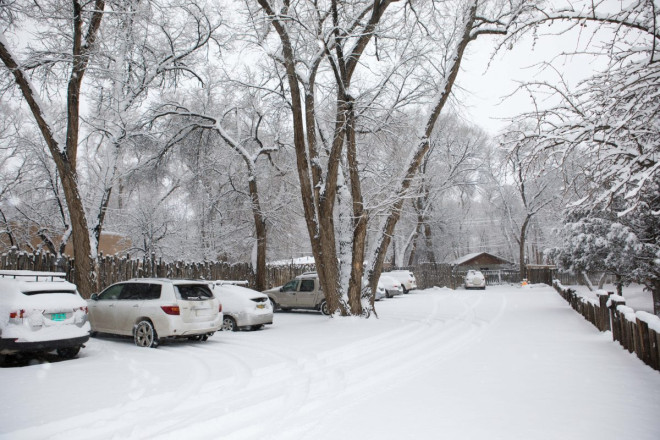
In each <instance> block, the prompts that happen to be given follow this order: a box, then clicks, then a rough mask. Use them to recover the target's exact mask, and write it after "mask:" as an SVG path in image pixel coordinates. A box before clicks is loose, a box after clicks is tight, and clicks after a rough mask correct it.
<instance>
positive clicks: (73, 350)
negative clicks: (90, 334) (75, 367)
mask: <svg viewBox="0 0 660 440" xmlns="http://www.w3.org/2000/svg"><path fill="white" fill-rule="evenodd" d="M79 351H80V345H79V346H77V347H66V348H58V349H57V355H58V356H59V357H61V358H62V359H73V358H74V357H76V356H77V355H78V352H79Z"/></svg>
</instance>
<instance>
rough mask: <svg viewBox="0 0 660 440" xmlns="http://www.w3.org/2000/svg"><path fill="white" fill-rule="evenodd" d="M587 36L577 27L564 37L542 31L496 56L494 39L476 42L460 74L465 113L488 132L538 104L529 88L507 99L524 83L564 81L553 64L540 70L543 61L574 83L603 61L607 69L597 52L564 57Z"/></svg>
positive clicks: (582, 44) (482, 39) (458, 82)
mask: <svg viewBox="0 0 660 440" xmlns="http://www.w3.org/2000/svg"><path fill="white" fill-rule="evenodd" d="M586 41H587V39H586V35H584V34H583V35H579V34H578V33H577V32H574V31H571V32H569V33H567V34H566V35H562V36H542V37H540V38H539V39H538V40H537V41H536V43H535V44H533V41H532V39H531V38H526V39H524V40H523V41H520V42H519V43H517V44H516V45H515V46H513V47H512V49H511V50H505V51H501V52H499V53H497V54H496V55H495V56H494V57H493V58H492V60H491V56H492V54H493V51H494V47H495V39H494V38H480V39H478V40H477V41H475V42H473V43H471V45H470V46H469V48H468V53H467V57H466V58H464V60H463V63H462V71H461V73H460V74H459V76H458V79H457V84H458V86H460V88H461V89H462V90H458V91H455V95H456V97H457V99H458V100H459V102H460V103H461V105H463V108H461V110H460V111H461V114H462V115H463V116H464V118H465V119H468V120H470V121H471V122H473V123H475V124H476V125H479V126H481V127H482V128H483V129H485V130H486V131H487V132H489V133H491V134H493V135H494V134H497V132H498V131H500V130H501V129H503V128H504V127H505V126H506V125H507V123H508V122H507V120H506V118H507V117H511V116H515V115H516V114H518V113H521V112H524V111H529V110H530V109H531V108H532V107H531V101H530V99H529V95H527V94H525V93H517V94H515V95H514V96H512V97H509V98H506V99H505V97H506V96H508V95H510V94H511V93H512V92H514V91H515V90H516V88H517V87H518V84H519V83H520V82H524V81H531V80H539V79H544V80H546V81H554V82H556V81H557V80H558V75H557V73H555V72H551V71H550V70H548V69H546V71H545V72H543V73H540V72H539V66H538V65H539V63H541V62H544V61H546V62H550V61H553V65H554V67H555V68H556V69H557V70H558V71H560V72H561V73H562V75H564V76H565V79H567V81H568V83H569V84H570V85H571V86H575V85H576V84H577V83H578V82H579V81H580V80H582V79H584V78H585V77H587V76H590V74H593V73H594V71H595V69H596V68H597V62H598V61H599V62H600V66H601V68H602V65H603V60H602V59H601V60H595V59H594V58H593V57H591V56H589V57H587V56H584V55H574V56H571V57H570V58H566V57H558V55H559V54H560V53H562V52H571V51H574V50H575V49H576V48H578V47H584V43H585V42H586ZM553 59H554V60H553ZM489 61H491V64H490V66H488V62H489Z"/></svg>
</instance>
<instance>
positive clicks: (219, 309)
mask: <svg viewBox="0 0 660 440" xmlns="http://www.w3.org/2000/svg"><path fill="white" fill-rule="evenodd" d="M218 313H222V303H218Z"/></svg>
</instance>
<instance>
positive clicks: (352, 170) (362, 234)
mask: <svg viewBox="0 0 660 440" xmlns="http://www.w3.org/2000/svg"><path fill="white" fill-rule="evenodd" d="M348 99H350V98H348ZM348 99H347V100H348ZM347 115H348V117H347V120H346V151H347V158H348V170H349V176H350V179H351V198H352V199H353V221H354V226H353V260H352V264H351V278H350V281H349V284H348V304H349V307H350V310H351V315H362V312H363V310H362V290H363V288H362V275H363V274H364V248H365V242H366V237H367V214H366V212H365V211H364V204H363V201H362V187H361V184H360V174H359V172H358V159H357V145H356V140H355V122H356V121H355V112H354V108H353V105H352V102H351V105H349V106H348V108H347ZM373 296H374V295H373V294H372V295H371V297H372V298H371V300H370V307H371V309H373Z"/></svg>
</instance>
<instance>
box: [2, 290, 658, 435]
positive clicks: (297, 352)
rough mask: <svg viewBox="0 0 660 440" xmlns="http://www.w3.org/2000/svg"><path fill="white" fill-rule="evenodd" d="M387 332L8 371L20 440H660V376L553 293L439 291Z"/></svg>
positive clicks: (394, 314)
mask: <svg viewBox="0 0 660 440" xmlns="http://www.w3.org/2000/svg"><path fill="white" fill-rule="evenodd" d="M378 312H379V315H380V318H379V319H369V320H362V319H354V318H348V319H340V318H335V319H330V318H325V317H323V316H321V315H320V314H318V313H307V312H291V313H278V314H276V315H275V323H274V324H273V325H272V326H268V327H267V328H266V329H264V330H262V331H257V332H238V333H216V334H215V335H214V336H213V337H212V338H210V339H209V341H207V342H205V343H204V342H189V341H185V342H172V343H169V344H164V345H162V346H161V347H159V348H158V349H144V348H138V347H136V346H135V345H133V343H132V341H130V340H126V339H115V338H96V339H92V340H90V342H89V343H88V344H87V347H86V348H85V349H83V350H82V352H81V354H80V356H79V358H78V359H74V360H71V361H62V362H56V363H50V364H48V363H43V364H37V365H30V366H26V367H15V368H4V369H2V370H0V378H2V383H1V387H2V397H1V398H0V437H2V438H8V439H12V440H14V439H26V438H33V439H43V438H53V439H67V440H70V439H96V438H101V439H110V438H115V439H141V438H172V439H181V438H186V439H197V438H202V439H220V438H222V439H263V438H268V439H337V438H345V439H402V438H406V439H407V438H415V439H437V438H449V439H553V440H554V439H558V438H562V439H599V440H604V439H613V440H614V439H624V438H625V439H636V440H642V439H649V440H657V439H658V438H660V419H659V418H658V414H660V373H658V372H657V371H654V370H652V369H651V368H649V367H648V366H646V365H644V364H643V363H642V362H641V361H639V360H638V359H637V358H636V357H634V356H633V355H631V354H629V353H628V352H627V351H624V350H623V349H622V348H621V347H620V346H619V345H617V344H616V343H614V342H612V340H611V336H610V335H608V334H601V333H599V332H598V331H597V330H596V329H595V328H594V327H593V326H592V325H591V324H589V323H588V322H587V321H585V320H584V319H583V318H582V317H581V316H580V315H578V314H577V313H576V312H574V311H573V310H572V309H571V308H570V307H569V306H568V304H567V303H566V302H565V301H564V300H563V299H562V298H561V297H560V296H559V295H558V294H557V293H555V292H554V290H552V289H551V288H549V287H538V286H533V287H528V288H517V287H504V286H502V287H489V288H488V289H487V290H485V291H464V290H457V291H451V290H448V289H439V288H435V289H429V290H425V291H416V292H413V293H411V294H409V295H403V296H398V297H395V298H393V299H388V300H385V301H381V303H379V304H378Z"/></svg>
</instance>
